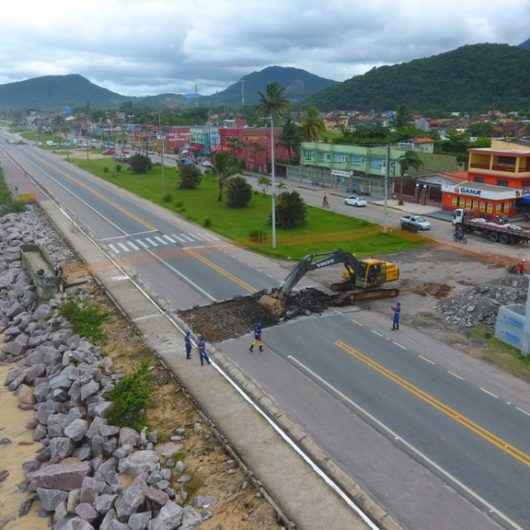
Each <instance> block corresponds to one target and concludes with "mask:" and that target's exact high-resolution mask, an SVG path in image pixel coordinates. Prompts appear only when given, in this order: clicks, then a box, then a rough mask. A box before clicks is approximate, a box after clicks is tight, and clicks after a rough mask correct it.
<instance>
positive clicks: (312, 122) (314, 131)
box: [302, 107, 326, 142]
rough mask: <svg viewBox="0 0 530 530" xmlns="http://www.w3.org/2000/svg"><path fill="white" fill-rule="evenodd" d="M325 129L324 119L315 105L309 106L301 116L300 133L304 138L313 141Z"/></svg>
mask: <svg viewBox="0 0 530 530" xmlns="http://www.w3.org/2000/svg"><path fill="white" fill-rule="evenodd" d="M325 130H326V126H325V125H324V120H323V119H322V118H321V117H320V112H319V111H318V109H317V108H316V107H309V108H308V109H307V110H306V111H305V112H304V114H303V116H302V135H303V137H304V140H306V141H308V142H314V141H316V140H318V139H319V138H320V135H321V134H322V133H323V132H324V131H325Z"/></svg>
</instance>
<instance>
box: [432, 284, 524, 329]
mask: <svg viewBox="0 0 530 530" xmlns="http://www.w3.org/2000/svg"><path fill="white" fill-rule="evenodd" d="M527 292H528V280H527V278H526V277H525V276H516V275H512V274H507V275H506V276H505V277H503V278H501V279H498V280H494V281H491V282H487V283H483V284H481V285H479V286H476V287H472V288H470V289H467V290H466V291H464V292H463V293H460V294H458V295H456V296H453V297H451V298H447V299H445V300H443V301H441V302H439V304H438V308H439V309H440V311H441V312H442V314H443V316H444V317H445V319H446V321H447V322H449V323H450V324H452V325H455V326H457V327H459V328H471V327H474V326H477V325H485V326H494V325H495V320H496V318H497V312H498V311H499V307H500V306H503V305H507V304H524V303H526V295H527Z"/></svg>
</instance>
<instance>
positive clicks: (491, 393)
mask: <svg viewBox="0 0 530 530" xmlns="http://www.w3.org/2000/svg"><path fill="white" fill-rule="evenodd" d="M480 390H482V392H484V393H485V394H488V396H491V397H494V398H495V399H499V396H497V395H496V394H494V393H493V392H490V391H489V390H486V389H485V388H484V387H480Z"/></svg>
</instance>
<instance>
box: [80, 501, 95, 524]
mask: <svg viewBox="0 0 530 530" xmlns="http://www.w3.org/2000/svg"><path fill="white" fill-rule="evenodd" d="M75 513H76V514H77V515H79V517H81V519H84V520H85V521H88V522H92V521H94V520H95V519H97V517H98V512H96V510H95V509H94V508H93V506H92V505H91V504H88V502H82V503H81V504H78V505H77V507H76V509H75Z"/></svg>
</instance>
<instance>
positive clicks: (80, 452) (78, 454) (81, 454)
mask: <svg viewBox="0 0 530 530" xmlns="http://www.w3.org/2000/svg"><path fill="white" fill-rule="evenodd" d="M72 456H75V458H79V460H88V459H89V458H90V457H91V456H92V449H91V448H90V446H89V445H88V444H83V445H81V446H79V447H76V448H75V449H74V452H73V453H72Z"/></svg>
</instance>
